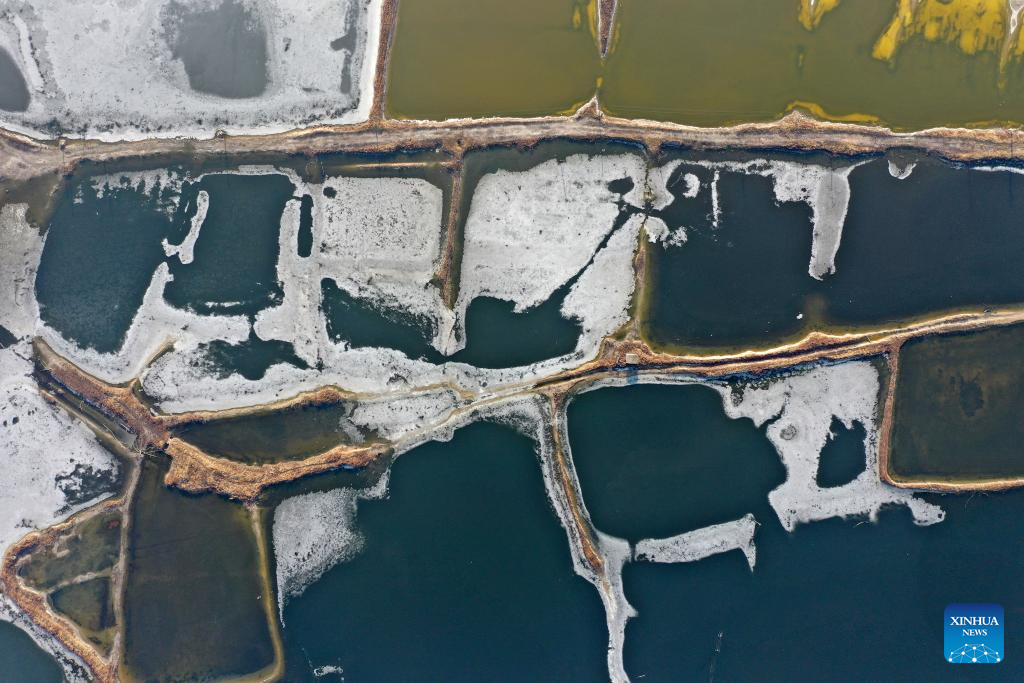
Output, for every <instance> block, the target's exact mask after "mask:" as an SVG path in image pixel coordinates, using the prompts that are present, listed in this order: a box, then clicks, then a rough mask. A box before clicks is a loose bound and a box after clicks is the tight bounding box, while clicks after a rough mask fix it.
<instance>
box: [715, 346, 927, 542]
mask: <svg viewBox="0 0 1024 683" xmlns="http://www.w3.org/2000/svg"><path fill="white" fill-rule="evenodd" d="M878 389H879V384H878V371H877V370H876V369H875V368H874V366H873V365H872V364H871V363H869V362H867V361H857V362H848V363H842V364H839V365H831V366H821V367H817V368H814V369H812V370H808V371H805V372H802V373H799V374H794V375H789V376H785V377H780V378H778V379H773V380H770V381H769V382H768V383H767V384H766V385H764V384H747V385H743V386H741V387H740V388H739V390H738V391H730V390H729V389H728V388H723V387H719V391H720V392H721V394H722V397H723V403H724V406H725V412H726V414H727V415H728V416H729V417H731V418H733V419H738V418H741V417H746V418H750V419H751V420H753V421H754V424H756V425H757V426H761V425H763V424H765V423H766V422H767V421H768V420H770V419H772V418H776V417H777V418H778V419H775V420H774V422H772V423H771V424H770V425H769V426H768V439H769V441H771V443H772V445H773V446H774V447H775V450H776V451H778V453H779V456H780V457H781V458H782V463H783V465H785V467H786V481H785V482H783V483H782V484H781V485H780V486H779V487H778V488H776V489H775V490H773V491H772V492H771V493H769V494H768V500H769V502H770V503H771V506H772V508H773V509H774V510H775V512H776V514H777V515H778V516H779V521H780V522H781V523H782V526H783V527H785V528H786V530H788V531H792V530H793V528H794V527H795V526H796V525H797V524H800V523H805V522H815V521H819V520H822V519H828V518H830V517H843V518H847V517H854V516H861V515H867V516H869V517H870V518H871V519H872V520H875V519H877V516H878V511H879V510H880V509H881V508H882V507H883V506H885V505H905V506H907V507H908V508H909V509H910V512H911V513H912V514H913V516H914V522H915V523H916V524H919V525H928V524H935V523H937V522H941V521H942V519H943V518H944V516H945V513H944V512H943V511H942V509H941V508H939V507H938V506H936V505H932V504H931V503H926V502H925V501H923V500H921V499H920V498H916V497H914V494H913V492H911V491H906V490H903V489H898V488H895V487H892V486H888V485H886V484H884V483H882V481H881V480H880V479H879V476H878V424H877V418H876V415H877V402H878V393H879V392H878ZM833 418H837V419H839V420H840V421H841V422H842V423H843V425H844V426H846V427H847V428H848V429H851V428H852V427H853V423H854V422H859V423H861V424H862V425H863V426H864V430H865V434H866V436H865V439H864V449H865V460H866V467H865V469H864V471H863V472H861V474H860V475H859V476H858V477H857V478H856V479H854V480H853V481H851V482H849V483H847V484H844V485H842V486H835V487H826V488H822V487H820V486H818V484H817V481H816V478H817V472H818V465H819V459H820V457H821V451H822V449H823V448H824V447H825V444H826V442H827V441H828V438H829V433H830V429H831V425H832V419H833Z"/></svg>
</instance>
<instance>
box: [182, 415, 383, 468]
mask: <svg viewBox="0 0 1024 683" xmlns="http://www.w3.org/2000/svg"><path fill="white" fill-rule="evenodd" d="M351 411H352V406H351V405H349V404H345V403H338V404H330V405H324V406H318V405H304V406H299V407H291V408H286V409H284V410H276V411H274V412H272V413H269V414H259V415H246V416H242V417H229V418H224V419H219V420H211V421H210V422H197V423H192V424H189V425H185V426H183V427H181V428H180V429H179V430H177V432H176V434H177V435H178V436H180V437H181V438H183V439H185V440H186V441H188V442H189V443H191V444H194V445H196V446H198V447H199V448H201V449H203V450H204V451H206V452H207V453H211V454H213V455H218V456H221V457H224V458H229V459H231V460H238V461H240V462H246V463H251V464H259V463H265V462H278V461H281V460H301V459H302V458H307V457H309V456H311V455H316V454H317V453H321V452H323V451H326V450H328V449H330V448H333V447H334V446H337V445H339V444H345V443H353V441H354V440H358V441H360V442H361V441H362V440H364V439H365V438H367V437H369V436H370V435H369V434H367V433H365V432H363V431H361V430H359V429H358V428H356V427H355V425H353V424H351V422H350V421H349V420H348V415H349V414H350V413H351Z"/></svg>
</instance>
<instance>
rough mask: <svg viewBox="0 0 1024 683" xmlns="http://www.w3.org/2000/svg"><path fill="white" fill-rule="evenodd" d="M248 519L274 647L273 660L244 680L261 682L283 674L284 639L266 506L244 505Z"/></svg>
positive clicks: (273, 679) (267, 681)
mask: <svg viewBox="0 0 1024 683" xmlns="http://www.w3.org/2000/svg"><path fill="white" fill-rule="evenodd" d="M246 510H247V511H248V513H249V519H250V520H251V521H252V531H253V534H254V535H255V537H256V552H257V554H258V555H259V562H260V571H259V574H260V583H261V584H262V587H263V595H264V600H263V612H264V614H265V616H266V618H267V630H268V631H269V632H270V642H271V645H272V646H273V649H274V661H273V662H271V663H270V665H269V666H267V667H265V668H264V669H262V670H260V671H257V672H256V673H254V674H252V675H250V676H246V677H245V679H246V680H253V681H260V682H261V683H263V682H266V683H269V682H270V681H277V680H280V679H281V677H282V676H283V675H284V665H285V661H284V641H283V640H282V638H281V624H280V622H279V621H278V620H277V614H275V612H274V605H276V604H277V600H276V599H275V598H274V582H273V577H271V575H270V552H271V550H270V544H269V543H268V542H267V534H266V530H265V525H264V519H263V516H264V515H265V514H266V512H267V511H266V508H261V507H257V506H255V505H246Z"/></svg>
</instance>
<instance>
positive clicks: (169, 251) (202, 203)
mask: <svg viewBox="0 0 1024 683" xmlns="http://www.w3.org/2000/svg"><path fill="white" fill-rule="evenodd" d="M209 209H210V195H209V193H207V191H206V190H200V191H199V193H198V194H197V195H196V213H195V215H194V216H192V223H191V225H190V226H189V229H188V234H187V235H185V239H184V240H182V242H181V244H170V243H168V242H167V240H166V239H165V240H164V241H163V246H164V254H166V255H167V256H177V257H178V260H179V261H180V262H181V263H182V265H186V266H187V265H188V264H190V263H192V259H193V255H194V251H195V247H196V240H197V239H199V230H200V228H202V227H203V222H204V221H205V220H206V212H207V211H209Z"/></svg>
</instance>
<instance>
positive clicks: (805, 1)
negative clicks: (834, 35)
mask: <svg viewBox="0 0 1024 683" xmlns="http://www.w3.org/2000/svg"><path fill="white" fill-rule="evenodd" d="M837 5H839V0H817V1H815V0H800V23H801V24H803V27H804V28H805V29H807V30H808V31H810V30H812V29H814V27H815V26H817V25H818V24H819V23H820V22H821V18H822V17H823V16H825V14H827V13H828V12H831V11H832V10H834V9H835V8H836V6H837Z"/></svg>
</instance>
